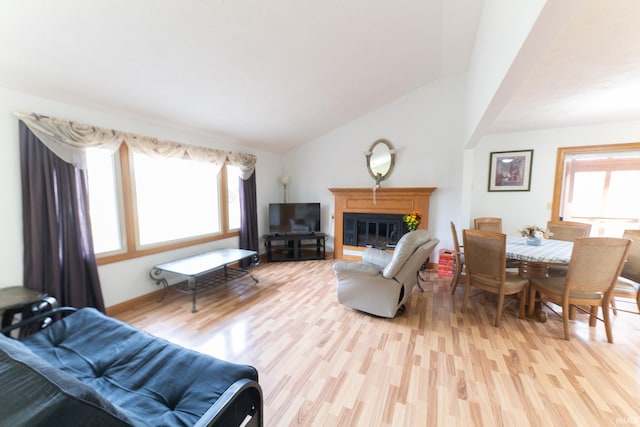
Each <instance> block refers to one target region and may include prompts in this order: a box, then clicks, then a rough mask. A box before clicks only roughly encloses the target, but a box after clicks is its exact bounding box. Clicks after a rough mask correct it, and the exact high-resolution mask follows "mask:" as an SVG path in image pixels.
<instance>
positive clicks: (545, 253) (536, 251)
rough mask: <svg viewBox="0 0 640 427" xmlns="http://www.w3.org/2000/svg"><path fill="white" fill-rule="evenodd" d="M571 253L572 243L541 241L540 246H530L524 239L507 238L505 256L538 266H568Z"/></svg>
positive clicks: (550, 240)
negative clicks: (537, 264)
mask: <svg viewBox="0 0 640 427" xmlns="http://www.w3.org/2000/svg"><path fill="white" fill-rule="evenodd" d="M572 251H573V242H566V241H564V240H553V239H542V240H541V241H540V245H538V246H532V245H529V244H528V243H527V238H526V237H521V236H507V247H506V256H507V258H508V259H517V260H520V261H527V262H532V263H540V264H562V265H568V264H569V260H570V259H571V252H572Z"/></svg>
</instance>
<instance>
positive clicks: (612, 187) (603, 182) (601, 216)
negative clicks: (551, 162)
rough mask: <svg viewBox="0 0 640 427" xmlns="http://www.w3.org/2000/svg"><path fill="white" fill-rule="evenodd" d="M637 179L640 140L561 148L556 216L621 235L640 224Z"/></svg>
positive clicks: (594, 232)
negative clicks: (638, 141) (630, 142)
mask: <svg viewBox="0 0 640 427" xmlns="http://www.w3.org/2000/svg"><path fill="white" fill-rule="evenodd" d="M558 177H560V178H558ZM558 181H560V182H558ZM637 182H640V144H619V145H612V146H595V147H569V148H561V149H559V150H558V163H557V166H556V185H555V190H554V203H553V207H552V212H553V218H562V219H564V220H566V221H578V222H587V223H590V224H592V231H591V235H592V236H611V237H620V236H622V233H623V231H624V230H626V229H637V228H640V222H639V221H640V200H639V199H638V198H637V197H633V195H634V194H635V189H634V187H635V186H636V185H637V184H636V183H637Z"/></svg>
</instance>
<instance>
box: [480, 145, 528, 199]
mask: <svg viewBox="0 0 640 427" xmlns="http://www.w3.org/2000/svg"><path fill="white" fill-rule="evenodd" d="M532 159H533V150H521V151H499V152H494V153H491V154H490V157H489V188H488V191H529V190H530V189H531V161H532Z"/></svg>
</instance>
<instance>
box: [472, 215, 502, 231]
mask: <svg viewBox="0 0 640 427" xmlns="http://www.w3.org/2000/svg"><path fill="white" fill-rule="evenodd" d="M473 228H475V229H476V230H486V231H495V232H496V233H502V218H494V217H478V218H474V219H473Z"/></svg>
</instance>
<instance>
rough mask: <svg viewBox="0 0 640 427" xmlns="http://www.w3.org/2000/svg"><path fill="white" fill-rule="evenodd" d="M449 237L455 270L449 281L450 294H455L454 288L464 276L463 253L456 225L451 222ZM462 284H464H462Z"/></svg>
mask: <svg viewBox="0 0 640 427" xmlns="http://www.w3.org/2000/svg"><path fill="white" fill-rule="evenodd" d="M451 237H452V238H453V252H454V256H455V263H456V264H455V270H454V271H453V279H452V281H451V294H453V293H455V291H456V287H457V286H458V284H459V283H460V282H461V281H462V278H463V277H462V276H463V274H464V252H463V251H462V247H461V246H460V242H459V240H458V232H457V231H456V225H455V224H454V223H453V221H451ZM463 283H464V282H463Z"/></svg>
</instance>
